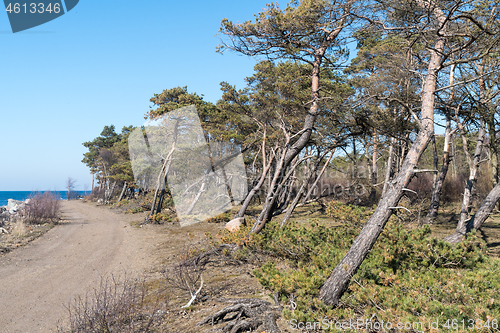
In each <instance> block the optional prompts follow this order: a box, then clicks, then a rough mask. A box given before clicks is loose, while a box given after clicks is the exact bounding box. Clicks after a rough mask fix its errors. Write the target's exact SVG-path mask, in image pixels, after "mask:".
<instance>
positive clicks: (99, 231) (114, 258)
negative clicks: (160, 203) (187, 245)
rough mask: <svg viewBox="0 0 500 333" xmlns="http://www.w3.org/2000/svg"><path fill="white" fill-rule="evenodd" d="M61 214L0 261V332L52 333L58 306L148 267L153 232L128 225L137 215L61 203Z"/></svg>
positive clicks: (61, 312)
mask: <svg viewBox="0 0 500 333" xmlns="http://www.w3.org/2000/svg"><path fill="white" fill-rule="evenodd" d="M62 214H63V218H64V219H65V220H67V222H63V223H61V224H60V225H58V226H56V227H55V228H53V229H52V230H50V231H49V232H47V233H46V234H45V235H43V236H42V237H40V238H38V239H37V240H35V241H33V242H31V243H29V244H28V245H27V246H24V247H22V248H19V249H16V250H14V251H12V252H10V253H7V254H5V255H2V256H0V332H2V333H14V332H22V333H31V332H55V331H56V326H57V323H58V321H60V322H62V323H63V324H64V323H65V320H66V316H67V313H66V310H65V308H64V305H65V304H68V302H69V301H70V300H71V299H73V298H74V297H75V295H78V294H80V295H83V294H84V293H85V292H86V291H87V290H89V288H91V287H92V286H95V285H96V284H97V283H98V281H99V278H100V276H103V275H107V274H110V273H114V274H122V275H123V273H124V272H125V271H126V272H127V274H129V273H130V272H131V271H133V272H136V273H138V274H140V273H141V272H144V271H145V270H147V269H149V268H150V267H152V265H153V264H154V259H153V258H154V255H153V252H154V246H155V238H156V237H155V232H154V231H153V230H152V229H150V228H135V227H131V226H130V222H131V221H133V220H139V219H140V218H141V217H140V216H137V215H135V216H134V215H124V214H118V213H116V212H113V211H112V210H110V209H109V208H105V207H97V206H95V205H92V204H87V203H83V202H80V201H69V202H62Z"/></svg>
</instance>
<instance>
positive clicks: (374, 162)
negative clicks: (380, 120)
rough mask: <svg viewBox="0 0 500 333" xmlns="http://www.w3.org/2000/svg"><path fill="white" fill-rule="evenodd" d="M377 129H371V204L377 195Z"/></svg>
mask: <svg viewBox="0 0 500 333" xmlns="http://www.w3.org/2000/svg"><path fill="white" fill-rule="evenodd" d="M377 158H378V155H377V129H376V128H374V129H373V152H372V189H371V191H370V204H371V205H373V204H374V203H375V198H376V196H377V189H376V187H375V186H376V185H377V174H378V168H377Z"/></svg>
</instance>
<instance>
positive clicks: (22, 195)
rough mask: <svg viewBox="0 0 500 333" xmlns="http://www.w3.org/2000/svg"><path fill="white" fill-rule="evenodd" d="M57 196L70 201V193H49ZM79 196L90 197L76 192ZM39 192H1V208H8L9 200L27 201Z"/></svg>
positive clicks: (82, 192) (81, 192)
mask: <svg viewBox="0 0 500 333" xmlns="http://www.w3.org/2000/svg"><path fill="white" fill-rule="evenodd" d="M39 192H42V193H43V192H45V191H39ZM49 192H52V193H53V194H55V195H56V196H57V197H58V198H59V199H61V200H67V199H68V196H67V194H68V192H67V191H49ZM75 192H76V193H77V195H78V196H85V195H88V194H89V192H85V191H75ZM36 193H37V192H33V191H0V207H1V206H6V205H7V200H8V199H14V200H26V199H28V198H30V197H32V196H33V195H35V194H36Z"/></svg>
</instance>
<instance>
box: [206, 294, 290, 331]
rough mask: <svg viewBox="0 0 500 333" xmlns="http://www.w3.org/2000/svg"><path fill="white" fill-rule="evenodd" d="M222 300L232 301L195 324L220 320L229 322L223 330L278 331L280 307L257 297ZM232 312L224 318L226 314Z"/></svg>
mask: <svg viewBox="0 0 500 333" xmlns="http://www.w3.org/2000/svg"><path fill="white" fill-rule="evenodd" d="M224 302H228V303H233V305H230V306H227V307H225V308H224V309H222V310H220V311H218V312H217V313H215V314H213V315H211V316H208V317H207V318H205V319H204V320H203V321H201V322H199V323H198V324H197V325H205V324H211V325H214V324H218V323H219V322H222V321H229V323H228V324H227V325H226V326H224V328H223V329H222V331H223V332H229V333H238V332H247V331H249V330H250V331H258V332H266V333H280V332H281V331H280V330H279V328H278V325H277V324H276V319H277V318H279V316H280V315H279V313H278V312H280V310H281V309H280V308H277V307H273V306H272V305H271V303H269V302H267V301H264V300H261V299H258V298H245V299H231V300H224ZM229 314H234V316H233V317H231V318H228V319H225V317H226V315H229Z"/></svg>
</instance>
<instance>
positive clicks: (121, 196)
mask: <svg viewBox="0 0 500 333" xmlns="http://www.w3.org/2000/svg"><path fill="white" fill-rule="evenodd" d="M126 189H127V182H125V183H123V188H122V192H121V193H120V196H119V197H118V201H117V202H120V201H122V198H123V194H124V193H125V190H126Z"/></svg>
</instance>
